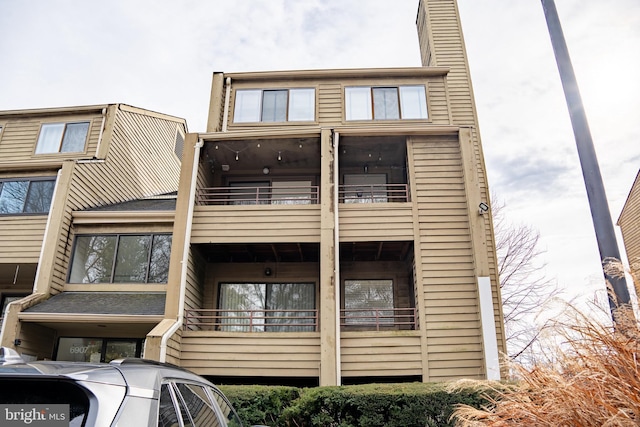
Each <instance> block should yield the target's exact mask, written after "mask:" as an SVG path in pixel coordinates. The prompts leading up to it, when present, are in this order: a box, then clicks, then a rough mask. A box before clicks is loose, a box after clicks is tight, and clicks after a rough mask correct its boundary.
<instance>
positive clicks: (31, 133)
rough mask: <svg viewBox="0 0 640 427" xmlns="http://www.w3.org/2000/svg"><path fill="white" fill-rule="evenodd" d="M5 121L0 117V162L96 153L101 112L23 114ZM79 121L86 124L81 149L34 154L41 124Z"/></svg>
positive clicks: (71, 156)
mask: <svg viewBox="0 0 640 427" xmlns="http://www.w3.org/2000/svg"><path fill="white" fill-rule="evenodd" d="M5 120H6V121H4V123H3V122H2V119H0V126H2V127H3V130H2V133H0V159H1V160H0V162H2V163H5V162H6V163H12V162H24V161H30V162H31V161H35V162H37V161H45V160H47V161H51V160H64V159H78V158H87V157H88V158H91V157H93V156H94V154H95V152H96V147H97V145H98V139H99V136H100V130H101V128H102V115H101V114H100V113H93V114H87V113H84V114H73V115H71V114H66V115H54V116H46V117H25V118H17V119H5ZM83 121H88V122H89V123H90V126H89V133H88V135H87V145H86V147H85V151H84V152H82V153H57V154H37V155H36V154H34V152H35V149H36V143H37V142H38V136H39V134H40V127H41V125H42V124H43V123H71V122H83Z"/></svg>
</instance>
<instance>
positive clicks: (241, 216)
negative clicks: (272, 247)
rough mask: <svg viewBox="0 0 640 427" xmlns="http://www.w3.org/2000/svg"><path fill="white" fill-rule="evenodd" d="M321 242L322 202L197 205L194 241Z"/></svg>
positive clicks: (194, 216) (194, 214)
mask: <svg viewBox="0 0 640 427" xmlns="http://www.w3.org/2000/svg"><path fill="white" fill-rule="evenodd" d="M292 241H293V242H319V241H320V207H319V205H300V206H291V205H269V206H267V205H259V206H196V207H195V210H194V213H193V229H192V232H191V243H194V244H195V243H239V242H255V243H260V242H269V243H272V242H292Z"/></svg>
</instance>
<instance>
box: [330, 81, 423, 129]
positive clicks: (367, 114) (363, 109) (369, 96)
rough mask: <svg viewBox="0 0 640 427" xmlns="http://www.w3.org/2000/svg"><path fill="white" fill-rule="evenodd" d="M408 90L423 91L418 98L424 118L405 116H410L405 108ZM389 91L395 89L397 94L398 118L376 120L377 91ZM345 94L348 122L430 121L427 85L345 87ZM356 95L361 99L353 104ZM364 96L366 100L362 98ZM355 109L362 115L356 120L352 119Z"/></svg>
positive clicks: (358, 115) (345, 114) (345, 116)
mask: <svg viewBox="0 0 640 427" xmlns="http://www.w3.org/2000/svg"><path fill="white" fill-rule="evenodd" d="M408 88H421V89H422V91H420V93H419V95H418V97H419V106H420V109H424V115H423V117H407V118H405V116H407V115H409V111H408V110H409V109H408V108H405V105H406V104H407V101H408V100H407V96H408V92H407V89H408ZM367 89H368V91H367ZM389 89H395V92H396V104H397V114H398V118H376V102H375V99H376V96H375V93H376V91H380V90H389ZM403 89H405V90H403ZM403 93H407V95H404V96H403ZM343 94H344V120H345V121H346V122H358V121H366V122H369V121H375V122H390V121H392V122H397V121H409V120H419V121H425V120H429V106H428V99H427V86H426V84H399V85H355V86H344V91H343ZM351 94H353V95H351ZM356 94H358V95H359V96H360V97H361V99H359V100H357V101H356V102H353V101H352V99H353V98H354V96H355V95H356ZM363 96H364V98H362V97H363ZM423 101H424V102H423ZM359 103H360V104H359ZM354 107H356V113H360V114H357V116H356V117H355V118H351V117H353V114H354V113H353V112H352V111H353V110H354ZM405 110H407V111H405ZM385 112H386V110H385ZM387 114H388V113H387ZM411 116H413V114H411Z"/></svg>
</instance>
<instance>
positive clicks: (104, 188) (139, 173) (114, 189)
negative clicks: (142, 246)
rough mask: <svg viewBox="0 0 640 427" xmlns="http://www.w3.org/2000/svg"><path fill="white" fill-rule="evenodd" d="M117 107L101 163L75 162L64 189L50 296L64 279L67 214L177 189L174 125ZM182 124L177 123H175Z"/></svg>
mask: <svg viewBox="0 0 640 427" xmlns="http://www.w3.org/2000/svg"><path fill="white" fill-rule="evenodd" d="M112 108H114V109H115V108H118V110H117V112H116V116H115V121H114V125H113V131H112V133H111V139H110V140H109V141H103V143H105V144H108V146H109V151H108V153H107V156H106V159H105V160H104V161H96V162H88V163H79V164H76V165H75V167H74V169H73V175H72V178H71V182H70V184H69V188H68V196H67V200H66V206H65V211H64V213H63V221H62V229H61V230H60V238H59V241H58V253H57V254H56V262H55V265H54V272H53V277H52V278H51V291H52V293H57V292H60V291H61V290H62V288H63V286H64V283H65V280H66V272H67V266H68V263H69V258H70V255H71V249H72V243H73V242H72V237H73V236H72V233H71V221H72V218H71V212H72V211H75V210H82V209H86V208H88V207H94V206H101V205H107V204H111V203H119V202H124V201H128V200H133V199H137V198H140V197H144V196H149V195H155V194H162V193H169V192H171V191H175V190H177V188H178V177H179V174H180V161H179V159H178V158H177V157H176V155H175V154H174V151H173V147H174V144H175V132H176V125H177V122H176V121H175V120H169V119H163V118H159V117H157V116H155V115H145V114H144V113H143V112H136V111H131V110H130V109H127V108H122V107H120V106H113V107H112ZM180 126H182V124H180Z"/></svg>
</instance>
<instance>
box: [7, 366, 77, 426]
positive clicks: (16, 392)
mask: <svg viewBox="0 0 640 427" xmlns="http://www.w3.org/2000/svg"><path fill="white" fill-rule="evenodd" d="M0 403H2V404H3V405H21V406H24V405H41V404H45V405H69V423H70V424H69V425H70V426H74V427H75V426H84V425H85V423H86V419H87V414H88V412H89V398H88V396H87V392H86V391H85V390H84V389H83V388H82V387H80V386H79V385H77V384H74V383H72V382H67V381H58V380H48V379H42V378H40V379H33V380H31V379H25V378H0ZM25 408H26V406H25Z"/></svg>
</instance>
